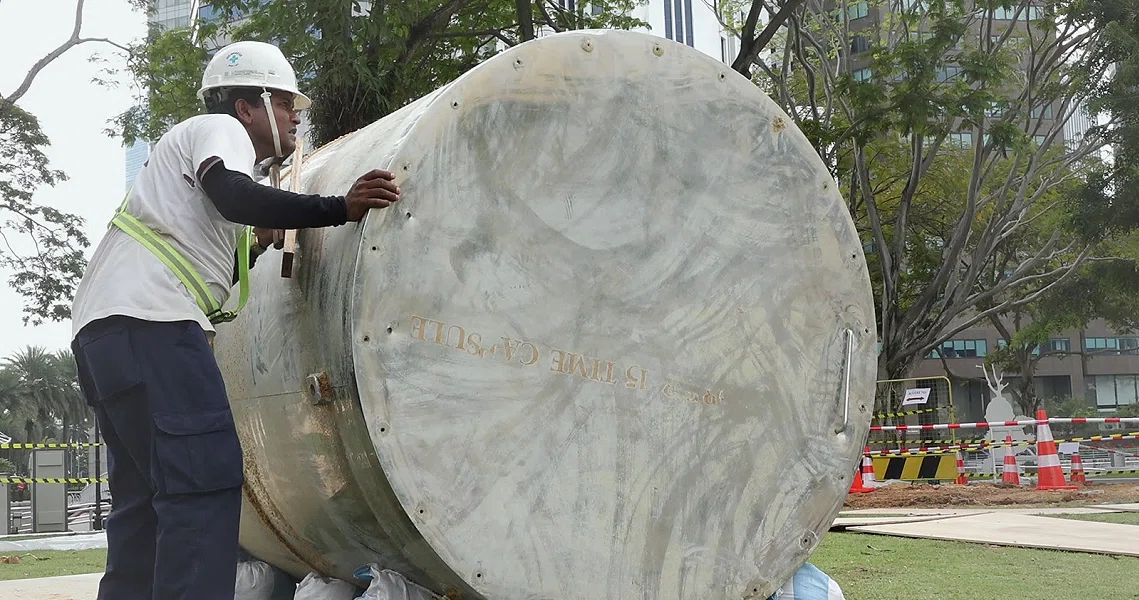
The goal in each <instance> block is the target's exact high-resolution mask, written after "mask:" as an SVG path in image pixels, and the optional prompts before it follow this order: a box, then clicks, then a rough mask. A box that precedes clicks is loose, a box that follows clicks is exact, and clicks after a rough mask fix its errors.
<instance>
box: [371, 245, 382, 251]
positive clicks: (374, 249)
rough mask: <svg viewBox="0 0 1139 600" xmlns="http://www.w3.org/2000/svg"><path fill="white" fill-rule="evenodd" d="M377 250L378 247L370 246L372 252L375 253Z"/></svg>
mask: <svg viewBox="0 0 1139 600" xmlns="http://www.w3.org/2000/svg"><path fill="white" fill-rule="evenodd" d="M379 249H380V247H379V246H372V252H375V251H376V250H379Z"/></svg>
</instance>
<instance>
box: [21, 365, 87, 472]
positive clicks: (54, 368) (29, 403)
mask: <svg viewBox="0 0 1139 600" xmlns="http://www.w3.org/2000/svg"><path fill="white" fill-rule="evenodd" d="M0 402H2V403H3V406H4V407H6V408H8V411H9V412H8V414H9V415H11V420H10V421H11V422H12V424H17V423H20V424H22V429H23V436H22V437H23V438H24V441H25V442H28V443H41V442H57V443H76V442H83V441H86V439H87V434H86V432H87V429H88V428H89V427H90V426H91V423H92V414H91V411H90V409H89V408H88V407H87V404H86V402H85V401H84V400H83V395H82V394H81V393H80V390H79V384H78V381H77V378H76V367H75V360H74V357H72V355H71V352H69V351H66V350H63V351H59V352H55V353H51V352H48V351H47V350H46V349H44V348H41V347H38V346H28V347H26V348H25V349H24V350H22V351H20V352H17V353H16V354H14V355H12V356H11V357H9V358H7V359H6V360H5V361H4V363H3V366H2V367H0ZM9 435H13V434H9ZM77 455H78V453H77V452H75V451H74V450H72V451H69V452H67V453H66V456H67V462H65V466H66V468H67V471H68V472H69V473H72V472H74V465H75V462H76V460H75V459H76V457H77Z"/></svg>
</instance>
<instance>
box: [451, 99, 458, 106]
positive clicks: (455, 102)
mask: <svg viewBox="0 0 1139 600" xmlns="http://www.w3.org/2000/svg"><path fill="white" fill-rule="evenodd" d="M451 108H459V101H458V100H454V101H452V102H451Z"/></svg>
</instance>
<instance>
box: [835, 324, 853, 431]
mask: <svg viewBox="0 0 1139 600" xmlns="http://www.w3.org/2000/svg"><path fill="white" fill-rule="evenodd" d="M853 355H854V330H853V329H849V328H848V329H847V330H846V363H845V364H844V365H843V369H842V396H843V401H842V407H843V408H842V427H839V428H838V429H835V430H834V432H835V433H842V432H844V431H846V428H847V426H848V425H849V423H850V362H851V358H852V357H853Z"/></svg>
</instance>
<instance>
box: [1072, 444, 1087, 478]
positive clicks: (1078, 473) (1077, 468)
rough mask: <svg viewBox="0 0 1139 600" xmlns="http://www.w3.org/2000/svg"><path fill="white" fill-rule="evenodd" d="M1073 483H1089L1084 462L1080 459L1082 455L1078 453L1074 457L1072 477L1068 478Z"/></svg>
mask: <svg viewBox="0 0 1139 600" xmlns="http://www.w3.org/2000/svg"><path fill="white" fill-rule="evenodd" d="M1068 480H1069V481H1071V482H1072V483H1087V482H1088V478H1087V476H1085V475H1084V461H1083V460H1081V459H1080V453H1079V452H1076V453H1075V454H1073V455H1072V475H1071V476H1070V477H1069V478H1068Z"/></svg>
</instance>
